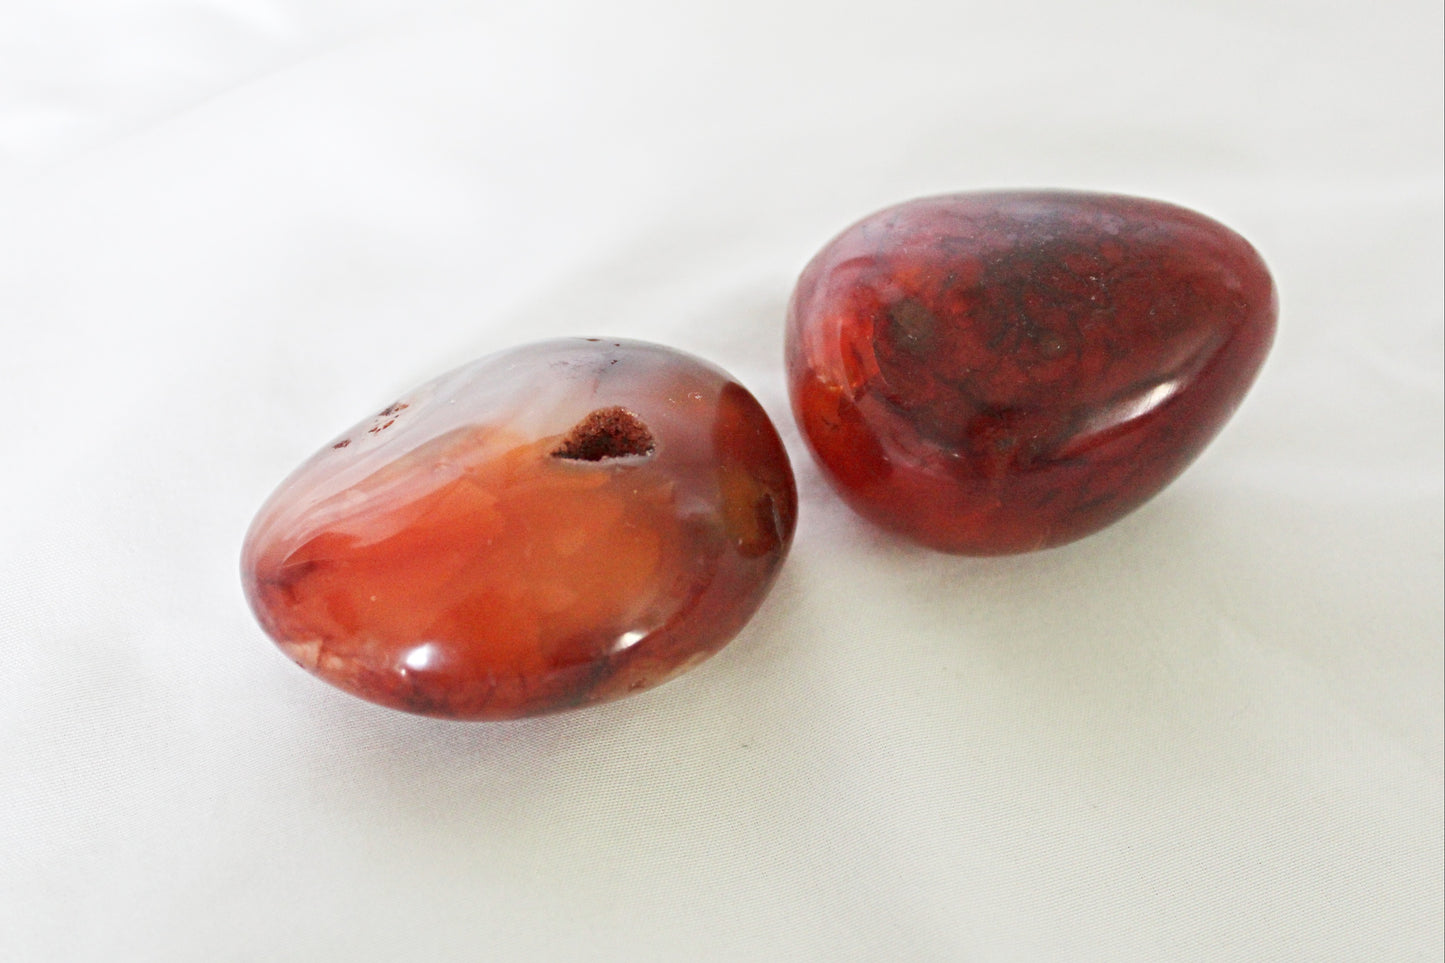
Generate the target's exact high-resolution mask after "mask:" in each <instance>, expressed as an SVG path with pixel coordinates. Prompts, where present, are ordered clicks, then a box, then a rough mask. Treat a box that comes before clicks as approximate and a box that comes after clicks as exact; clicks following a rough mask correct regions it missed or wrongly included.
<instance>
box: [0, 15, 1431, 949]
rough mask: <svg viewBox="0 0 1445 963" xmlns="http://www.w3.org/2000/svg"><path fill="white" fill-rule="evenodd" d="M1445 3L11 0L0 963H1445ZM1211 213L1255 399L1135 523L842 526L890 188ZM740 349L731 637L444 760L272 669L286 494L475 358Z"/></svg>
mask: <svg viewBox="0 0 1445 963" xmlns="http://www.w3.org/2000/svg"><path fill="white" fill-rule="evenodd" d="M1441 34H1442V25H1441V9H1440V5H1439V3H1438V2H1436V0H1401V2H1385V3H1379V4H1359V3H1346V2H1332V3H1319V2H1305V0H1298V2H1295V0H1270V2H1246V0H1213V2H1204V0H1199V2H1192V3H1144V2H1137V3H1136V2H1126V0H1106V2H1096V3H1087V4H1085V3H1072V2H1066V0H1026V2H1020V3H1011V4H1010V3H942V2H940V3H926V2H895V3H891V4H887V5H884V4H858V5H840V4H828V3H804V2H780V0H772V2H765V0H732V2H723V0H716V2H712V0H709V2H699V3H677V4H668V3H660V2H659V3H646V2H640V0H610V2H608V3H605V4H604V3H588V2H585V0H575V2H561V3H552V4H525V3H495V2H493V3H487V2H477V3H462V2H455V3H436V2H431V3H428V2H419V0H369V2H357V0H190V2H182V0H170V2H164V0H148V2H139V0H132V2H107V0H64V2H62V0H18V2H17V0H5V2H4V3H3V5H0V334H3V339H0V389H3V390H0V400H3V411H4V415H3V421H0V431H3V435H4V440H3V452H4V454H3V455H0V459H3V462H0V467H3V472H0V498H3V504H4V505H5V508H6V510H5V512H4V513H3V514H0V656H3V660H4V663H3V664H4V668H5V672H4V676H5V685H4V692H5V694H4V696H3V698H0V959H4V960H17V961H43V960H217V961H223V960H237V961H250V960H267V961H284V960H330V959H336V960H423V959H466V960H471V959H488V960H548V959H558V960H561V959H626V960H672V959H692V958H701V959H707V960H775V959H776V960H790V959H797V960H830V961H831V960H855V959H856V960H915V959H916V960H995V959H1033V960H1062V959H1069V960H1226V959H1227V960H1387V961H1393V960H1415V959H1420V960H1428V959H1437V960H1438V959H1440V957H1441V952H1442V938H1441V920H1442V756H1445V753H1442V704H1445V698H1442V656H1441V652H1442V621H1445V620H1442V525H1445V518H1442V440H1441V438H1442V318H1445V307H1442V302H1445V299H1442V210H1445V204H1442V178H1441V173H1442V120H1441V113H1442V54H1441ZM1005 186H1063V187H1074V188H1086V189H1100V190H1117V191H1124V192H1129V193H1137V194H1145V195H1151V196H1156V197H1161V198H1164V199H1168V200H1172V201H1175V202H1179V203H1183V204H1186V205H1189V206H1193V207H1196V208H1198V209H1200V210H1202V211H1204V212H1206V213H1208V214H1210V215H1213V216H1215V217H1217V218H1219V219H1221V220H1223V221H1225V222H1226V223H1228V224H1230V225H1231V226H1233V227H1235V228H1236V229H1238V230H1239V231H1241V232H1242V233H1244V234H1245V235H1246V236H1247V237H1249V238H1251V239H1252V240H1253V241H1254V243H1255V244H1256V245H1257V246H1258V247H1259V248H1260V250H1261V251H1262V252H1263V253H1264V255H1265V257H1266V260H1267V261H1268V262H1269V263H1270V265H1271V267H1272V268H1273V270H1274V272H1275V274H1276V278H1277V280H1278V283H1279V286H1280V290H1281V295H1282V302H1283V311H1282V317H1281V328H1280V335H1279V339H1278V341H1277V343H1276V347H1275V351H1274V353H1273V355H1272V357H1271V359H1270V361H1269V362H1268V364H1267V365H1266V367H1265V370H1264V372H1263V375H1262V377H1261V379H1260V382H1259V383H1258V385H1257V386H1256V388H1255V389H1254V391H1253V393H1252V394H1251V395H1250V396H1249V398H1248V399H1247V400H1246V402H1245V404H1244V406H1243V408H1242V409H1241V410H1240V411H1239V413H1238V415H1237V416H1236V418H1235V420H1234V421H1233V422H1232V423H1231V425H1230V426H1229V427H1228V428H1227V429H1226V431H1225V433H1224V434H1223V435H1222V436H1221V437H1220V438H1219V440H1218V441H1217V442H1216V443H1215V445H1214V446H1213V447H1212V448H1211V449H1210V450H1209V451H1208V452H1207V453H1206V454H1205V456H1204V457H1203V458H1202V459H1201V460H1200V461H1199V462H1198V463H1197V464H1196V465H1195V466H1194V467H1193V468H1191V469H1190V470H1189V471H1188V472H1187V473H1186V474H1185V475H1184V477H1183V478H1181V479H1180V480H1179V481H1178V482H1177V483H1176V484H1174V485H1173V486H1172V487H1171V488H1169V489H1168V490H1167V491H1166V492H1165V493H1164V494H1163V495H1161V496H1160V497H1159V498H1157V499H1156V500H1155V501H1153V502H1152V503H1150V504H1149V505H1148V506H1146V507H1145V508H1144V509H1143V510H1141V511H1139V512H1138V513H1136V514H1135V515H1133V516H1131V517H1130V518H1128V519H1126V520H1125V521H1124V522H1122V523H1120V524H1118V525H1116V526H1115V527H1113V528H1112V529H1110V530H1108V531H1106V532H1104V533H1102V534H1100V535H1098V536H1095V537H1093V538H1090V539H1087V540H1085V541H1083V542H1081V543H1078V544H1076V545H1073V546H1071V547H1067V548H1064V549H1060V550H1055V551H1051V552H1046V553H1041V554H1035V555H1031V556H1025V557H1017V558H1009V559H999V560H970V559H961V558H951V557H945V556H939V555H933V554H929V553H927V552H924V551H922V550H919V549H915V548H912V547H910V546H908V545H905V544H902V543H899V542H897V541H895V540H893V539H891V538H889V537H886V536H883V535H881V534H879V533H878V532H877V531H874V530H872V529H869V528H867V527H866V526H865V525H863V524H862V523H861V522H859V521H858V520H856V519H855V518H854V517H853V516H851V515H850V514H849V513H848V512H847V511H846V510H845V509H844V508H843V507H842V506H841V505H840V503H839V502H838V501H837V500H836V498H835V497H834V496H833V495H832V493H831V492H830V491H829V490H828V489H827V487H826V486H825V485H824V484H823V483H822V482H821V479H820V477H819V475H818V472H817V471H816V469H815V468H814V466H813V464H812V463H811V461H810V459H809V456H808V454H807V452H806V450H805V449H804V448H803V446H802V444H801V442H800V439H799V437H798V434H797V431H796V428H795V427H794V426H793V424H792V419H791V417H790V416H789V414H788V411H787V406H786V399H785V395H784V390H783V372H782V367H781V360H780V355H781V343H782V339H781V318H782V313H783V307H784V303H785V300H786V298H787V295H788V293H789V290H790V287H791V284H792V281H793V279H794V278H795V277H796V274H797V272H798V271H799V270H800V269H801V267H802V265H803V264H804V263H805V262H806V260H807V259H808V258H809V257H810V256H811V255H812V253H813V252H814V251H815V250H816V249H817V248H818V247H819V246H821V245H822V244H823V243H824V242H825V241H827V240H828V239H829V238H830V237H831V236H832V235H833V234H834V233H835V232H837V231H838V230H840V229H841V228H843V227H844V226H845V225H847V224H848V223H850V222H851V221H853V220H855V219H856V218H858V217H861V216H862V215H864V214H866V213H868V212H870V211H872V210H874V209H876V208H879V207H882V206H884V205H887V204H890V203H893V202H895V201H900V200H903V199H906V198H909V197H913V196H917V195H920V194H928V193H936V192H941V191H948V190H958V189H970V188H984V187H1005ZM582 333H605V334H613V335H622V336H628V337H636V338H644V339H650V340H656V341H662V342H667V343H671V344H674V345H676V346H678V347H682V348H685V349H688V350H691V351H695V352H697V353H699V354H702V355H704V356H706V357H709V358H711V359H712V360H714V361H716V362H717V363H719V364H721V365H723V366H724V367H726V368H728V369H730V370H731V371H733V373H734V374H736V375H737V376H739V377H740V378H741V379H742V380H743V381H744V382H745V383H746V384H748V385H749V386H750V387H751V388H752V389H753V390H754V391H755V393H757V394H758V396H759V397H760V398H761V399H762V400H763V402H764V404H765V405H766V406H767V408H768V409H769V411H770V412H771V413H772V414H773V416H774V417H775V419H776V420H777V421H778V424H779V427H780V429H781V430H782V432H783V434H784V437H785V440H786V441H787V443H788V445H789V448H790V450H791V452H792V454H793V457H794V464H795V468H796V469H797V472H798V477H799V485H800V489H801V494H802V499H803V501H802V510H801V520H800V527H799V531H798V536H797V541H796V545H795V548H794V552H793V556H792V558H791V560H790V562H789V564H788V566H787V568H786V570H785V573H784V575H783V577H782V579H781V581H780V583H779V584H778V586H777V588H776V590H775V592H774V594H773V595H772V596H771V598H770V599H769V601H768V603H767V604H766V606H765V607H764V609H763V611H762V612H761V613H760V614H759V615H758V617H757V618H756V619H755V621H754V622H753V623H752V624H751V625H750V626H749V627H748V629H747V630H746V631H745V632H744V633H743V635H741V636H740V637H739V638H738V639H737V640H736V641H735V642H734V643H733V644H732V645H731V646H730V647H729V648H728V649H727V650H725V651H724V652H723V653H722V654H721V655H720V656H718V657H717V658H715V659H714V660H712V661H711V662H710V663H708V664H707V665H705V666H703V667H702V668H700V669H699V670H697V671H695V672H694V673H692V674H691V675H689V676H687V677H684V678H682V679H680V680H678V681H676V682H674V683H672V684H669V685H667V686H664V687H663V688H661V689H658V690H655V691H653V692H651V693H648V694H645V695H643V696H640V697H637V698H634V699H631V700H629V701H624V702H621V703H617V704H613V705H610V706H606V707H602V708H598V709H593V710H590V711H585V712H578V713H573V714H568V715H561V716H555V717H550V718H543V719H537V720H530V721H523V722H517V723H507V724H495V725H475V724H470V725H469V724H448V723H444V722H438V721H431V720H425V719H420V718H413V717H409V716H405V715H401V714H397V713H391V712H388V711H386V710H383V709H379V708H375V707H372V706H370V705H367V704H365V703H362V702H360V701H356V700H354V699H351V698H349V697H347V696H345V695H343V694H341V693H339V692H337V691H334V690H332V689H331V688H329V687H327V686H325V685H323V684H322V683H320V682H318V681H316V680H314V679H312V678H310V677H309V676H307V675H305V674H304V673H303V672H301V671H299V670H298V669H296V668H295V666H293V665H291V664H290V663H289V662H288V661H287V660H286V659H285V658H284V657H283V656H282V655H281V654H280V653H279V652H278V651H276V650H275V649H274V647H273V646H272V645H271V644H270V643H269V642H268V641H267V640H266V638H265V637H264V636H263V635H262V634H261V632H260V630H259V629H258V628H257V627H256V626H255V624H254V623H253V621H252V619H251V617H250V615H249V613H248V612H247V610H246V608H245V606H244V603H243V601H242V598H241V593H240V591H239V581H238V577H237V554H238V550H239V544H240V539H241V535H242V533H243V531H244V529H245V527H246V525H247V523H248V521H249V519H250V517H251V514H252V513H253V512H254V511H255V509H256V508H257V507H258V506H259V505H260V503H261V501H262V499H263V498H264V497H265V496H266V495H267V494H268V493H269V491H270V490H271V488H272V487H273V486H274V485H275V484H276V483H277V482H278V481H279V480H280V479H281V477H282V476H283V475H284V474H285V473H286V472H288V471H289V470H290V469H291V468H292V467H293V466H294V465H295V464H296V463H297V462H298V461H300V460H301V459H302V458H303V457H305V456H306V455H308V454H310V453H311V451H312V450H314V449H315V448H316V447H318V446H319V445H320V444H321V443H322V442H324V441H325V440H326V439H327V438H329V437H330V436H331V435H332V434H334V433H335V432H336V431H338V430H340V429H342V428H344V427H345V426H347V425H349V424H351V423H352V422H353V421H355V420H357V419H358V418H360V417H362V416H363V415H365V414H367V413H368V412H370V411H372V410H375V409H376V408H377V407H379V406H380V405H382V404H385V403H386V402H388V401H390V400H392V399H393V398H394V397H395V396H396V395H397V394H398V393H399V392H400V391H402V390H404V389H405V388H407V387H409V386H411V385H414V384H416V383H418V382H420V381H422V380H425V379H427V378H429V377H431V376H433V375H434V374H437V373H439V372H441V371H443V370H445V369H447V368H450V367H452V366H454V365H456V364H459V363H462V362H464V361H467V360H470V359H471V358H473V357H476V356H479V355H482V354H486V353H489V352H491V351H492V350H495V349H497V348H500V347H503V346H507V345H511V344H516V343H520V342H523V341H529V340H534V339H537V338H542V337H550V336H556V335H566V334H582Z"/></svg>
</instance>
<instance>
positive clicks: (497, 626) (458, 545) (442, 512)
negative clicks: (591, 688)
mask: <svg viewBox="0 0 1445 963" xmlns="http://www.w3.org/2000/svg"><path fill="white" fill-rule="evenodd" d="M547 447H548V446H547V445H532V446H528V447H525V448H519V449H516V450H514V451H512V452H509V453H508V454H507V455H506V457H504V458H501V459H498V460H496V461H494V462H490V463H487V464H483V465H478V466H476V467H474V468H472V469H470V470H469V471H467V472H466V473H465V474H463V475H462V476H461V477H460V478H457V479H456V480H455V481H452V482H450V483H448V484H446V485H443V486H442V487H440V488H438V489H436V490H435V491H432V492H430V493H428V494H426V495H425V496H424V497H423V498H421V499H420V500H418V501H416V502H411V503H404V504H398V505H396V506H393V507H392V509H391V510H390V511H388V509H387V507H386V506H382V505H374V506H368V507H367V509H366V516H365V517H366V521H367V524H368V525H370V526H371V527H373V528H374V529H375V530H377V531H381V532H394V534H390V535H387V536H386V537H383V538H380V539H378V540H375V541H369V540H368V538H367V534H368V533H367V527H366V526H362V527H361V528H358V526H357V524H356V522H355V521H349V522H348V523H347V524H346V525H345V528H346V529H347V531H346V532H345V533H339V532H334V531H321V532H318V533H317V534H315V535H314V536H313V537H311V538H310V539H309V540H308V541H306V542H305V544H303V545H302V546H301V547H300V548H298V549H297V550H296V551H295V552H293V553H292V554H291V555H290V557H289V558H288V559H287V560H286V561H285V562H284V563H283V564H282V566H281V568H280V572H279V578H278V579H277V582H278V584H277V586H276V590H277V591H278V592H279V593H280V594H284V595H285V597H286V599H287V602H288V604H287V605H286V606H285V609H284V614H280V618H281V619H282V620H283V621H284V623H285V624H284V630H285V633H286V635H287V636H288V637H290V638H294V639H301V640H309V639H313V638H314V639H316V640H319V641H320V650H319V652H318V653H317V656H316V659H317V668H318V669H319V670H321V671H323V672H327V671H331V672H336V671H338V670H339V671H342V672H356V673H359V674H361V675H367V674H375V673H382V672H385V671H386V670H387V669H388V668H389V667H391V665H392V663H394V662H396V661H397V659H398V657H399V658H400V660H401V662H402V663H403V666H405V663H406V660H407V658H408V657H410V656H412V654H413V653H418V654H417V655H416V656H415V657H414V658H413V662H414V663H415V666H413V667H409V673H408V674H409V675H422V676H427V678H428V684H429V686H430V687H431V688H432V689H440V690H444V691H446V692H448V693H451V697H452V698H454V699H455V698H464V693H465V692H466V691H467V690H468V689H469V688H472V687H474V686H475V685H476V683H477V681H478V678H479V677H480V678H481V679H482V680H483V681H484V683H485V684H483V685H482V686H480V687H479V688H476V689H474V691H477V692H478V693H480V694H481V695H483V696H485V695H486V694H487V693H492V697H493V698H495V693H496V691H497V690H498V682H499V680H500V686H501V689H502V690H503V691H505V690H507V689H509V688H511V687H512V683H514V682H515V681H516V680H522V679H528V680H534V681H535V682H536V683H539V684H540V685H541V686H542V687H545V685H546V680H547V678H548V677H549V675H551V674H552V673H554V672H555V671H556V670H557V669H558V668H563V667H566V666H568V665H572V664H577V663H585V662H588V661H590V660H593V659H595V658H597V657H598V656H601V655H605V654H606V652H607V651H608V650H609V649H610V648H611V647H613V646H614V645H616V644H617V643H618V639H619V637H620V636H622V635H623V634H624V633H625V632H627V631H629V630H633V627H635V626H636V625H638V624H639V620H641V621H642V622H645V621H646V620H647V614H648V612H649V610H650V609H653V608H656V606H657V603H658V599H659V597H660V596H661V595H663V594H664V593H665V592H666V591H667V589H668V588H669V582H670V578H669V576H667V574H666V573H664V572H663V570H662V566H663V562H664V560H665V559H670V558H671V557H672V556H675V555H676V553H677V546H676V544H675V542H676V538H677V535H678V532H677V526H676V524H675V522H674V520H673V514H674V512H673V506H672V504H671V500H670V497H669V492H668V491H667V488H666V486H665V485H660V484H658V483H656V482H655V481H654V482H651V483H648V482H647V481H646V480H645V479H644V480H642V481H641V487H638V486H636V485H634V484H633V482H634V481H635V479H632V478H631V477H629V476H628V475H620V476H619V475H614V474H612V473H609V472H602V471H597V470H595V469H592V468H591V467H590V466H589V465H587V464H586V463H581V464H579V463H577V462H565V461H561V460H558V459H555V458H552V457H551V456H549V455H548V454H547V451H546V448H547ZM624 487H625V489H626V492H625V495H626V498H625V500H624V497H623V495H624V493H623V491H622V489H623V488H624ZM398 513H399V514H401V515H403V516H404V517H405V520H404V522H403V523H398V521H397V519H396V518H394V517H392V516H393V515H394V514H398ZM368 662H370V663H373V664H367V663H368ZM479 666H480V667H482V669H481V671H480V672H478V671H477V668H478V667H479ZM399 681H400V680H399ZM483 701H485V700H483ZM477 708H478V709H482V708H484V706H482V705H479V706H477Z"/></svg>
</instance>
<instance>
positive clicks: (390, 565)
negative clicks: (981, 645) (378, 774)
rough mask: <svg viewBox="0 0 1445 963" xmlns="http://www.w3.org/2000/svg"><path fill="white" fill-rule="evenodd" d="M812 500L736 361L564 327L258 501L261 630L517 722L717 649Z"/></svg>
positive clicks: (334, 664) (458, 714) (434, 698)
mask: <svg viewBox="0 0 1445 963" xmlns="http://www.w3.org/2000/svg"><path fill="white" fill-rule="evenodd" d="M796 513H797V496H796V492H795V489H794V484H793V476H792V471H791V468H790V467H789V464H788V458H787V453H786V451H785V450H784V448H783V446H782V443H781V442H780V440H779V438H778V435H777V432H776V431H775V430H774V428H773V425H772V423H771V422H770V421H769V419H768V417H767V415H766V413H765V412H764V411H763V409H762V408H761V407H760V406H759V405H758V403H757V401H756V400H755V399H754V398H753V396H752V395H751V394H749V393H748V392H747V390H746V389H744V388H743V387H742V386H741V385H739V384H738V383H737V382H735V381H734V380H733V379H732V378H730V377H729V376H728V375H727V374H726V373H725V372H723V371H721V370H719V369H718V368H716V367H714V366H712V365H710V364H707V363H706V362H703V361H701V360H699V359H697V358H694V357H692V356H690V355H687V354H684V353H682V352H678V351H674V350H672V349H669V348H664V347H661V346H658V345H652V344H646V343H642V342H628V341H617V340H610V339H609V340H599V339H595V338H594V339H581V338H578V339H568V340H562V341H550V342H543V343H540V344H535V345H529V346H526V347H522V348H517V349H514V350H510V351H505V352H502V353H500V354H496V355H493V356H491V357H488V358H484V359H482V360H480V361H477V362H475V363H473V364H471V365H468V366H466V367H464V368H461V369H458V370H457V371H454V372H452V373H450V374H447V375H444V376H443V377H441V378H438V379H437V380H435V381H433V382H431V383H429V384H427V385H424V386H422V387H421V388H418V389H417V390H416V391H413V392H410V393H408V394H407V395H405V396H404V397H403V398H402V399H400V400H399V401H397V402H396V403H395V404H392V405H390V406H388V407H387V408H386V409H385V410H383V411H382V412H380V413H379V414H377V415H375V416H374V417H372V418H369V419H367V420H365V421H363V422H361V423H360V424H358V425H357V426H355V427H354V428H352V429H351V430H350V431H348V432H346V433H345V434H344V435H342V436H341V437H340V438H338V439H336V440H334V441H332V442H329V443H328V444H327V445H326V446H325V447H323V448H322V449H321V450H320V451H319V452H318V453H317V454H316V455H314V456H313V457H312V458H311V459H310V460H309V461H307V462H306V463H305V464H303V465H302V466H301V467H300V468H299V469H297V471H296V472H295V473H294V474H293V475H292V476H291V477H290V478H288V479H287V480H286V481H285V482H283V483H282V485H281V486H280V488H278V489H277V491H276V492H275V494H273V495H272V496H271V499H270V500H269V501H268V502H267V503H266V505H265V506H264V507H263V508H262V509H261V511H260V513H259V514H258V515H257V517H256V519H255V521H254V522H253V524H252V526H251V530H250V532H249V533H248V535H247V537H246V542H245V547H244V549H243V556H242V574H243V579H244V583H245V589H246V594H247V597H248V599H249V600H250V603H251V606H252V609H253V610H254V612H255V614H256V617H257V618H258V619H259V621H260V622H261V625H262V626H263V627H264V628H265V630H266V631H267V632H268V633H269V634H270V635H271V637H272V638H273V639H275V641H276V643H277V644H278V645H279V646H280V647H281V648H282V649H283V650H284V651H285V652H286V653H287V654H288V655H289V656H290V657H291V658H292V659H293V660H295V661H296V662H297V663H298V664H300V665H302V666H304V667H305V668H307V669H309V670H310V671H312V672H314V673H315V674H316V675H318V676H320V677H321V678H323V679H325V680H327V681H328V682H331V683H333V684H335V685H337V686H339V687H341V688H342V689H345V690H347V691H349V692H352V693H354V694H355V695H358V696H361V697H363V698H366V699H370V700H372V701H374V702H378V703H381V704H382V705H387V706H391V707H393V708H397V709H404V710H407V711H411V712H417V713H422V714H426V715H433V716H442V717H448V718H459V719H503V718H512V717H517V716H524V715H532V714H537V713H543V712H549V711H554V710H558V709H564V708H569V707H573V706H582V705H588V704H591V703H595V702H601V701H605V700H608V699H613V698H616V697H618V696H622V695H625V694H627V693H629V692H635V691H639V690H642V689H646V688H649V687H651V686H654V685H657V684H659V683H661V682H664V681H666V680H667V679H669V678H672V677H673V676H675V675H677V674H678V673H680V672H682V671H684V670H685V669H687V668H689V667H690V666H693V665H696V664H697V663H698V662H701V661H702V660H703V659H705V658H707V657H708V656H709V655H711V654H712V653H714V652H716V651H717V650H718V649H720V648H721V647H722V646H723V645H725V644H726V643H727V642H728V641H729V640H730V639H731V638H732V637H733V636H734V635H736V634H737V632H738V631H739V630H740V629H741V628H742V626H743V625H744V623H746V622H747V620H748V619H749V618H750V617H751V616H752V614H753V612H754V611H755V610H756V609H757V607H758V605H759V604H760V603H761V602H762V600H763V598H764V596H765V595H766V594H767V592H768V589H769V587H770V586H771V584H772V582H773V579H774V576H775V575H776V574H777V572H778V569H779V567H780V566H781V564H782V562H783V559H784V557H785V556H786V554H787V551H788V548H789V545H790V544H791V540H792V535H793V528H794V523H795V519H796Z"/></svg>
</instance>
